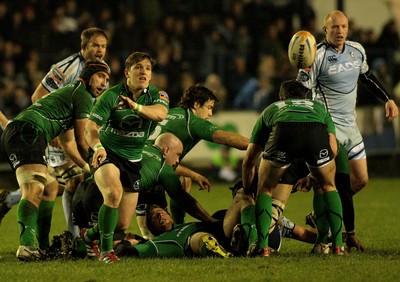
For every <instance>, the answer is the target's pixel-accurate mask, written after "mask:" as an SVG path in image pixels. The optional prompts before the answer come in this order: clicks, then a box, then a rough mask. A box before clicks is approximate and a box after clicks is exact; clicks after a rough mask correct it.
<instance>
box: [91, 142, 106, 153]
mask: <svg viewBox="0 0 400 282" xmlns="http://www.w3.org/2000/svg"><path fill="white" fill-rule="evenodd" d="M98 149H104V147H103V145H102V144H101V143H100V142H99V143H96V145H94V146H93V150H94V151H95V152H96V151H97V150H98Z"/></svg>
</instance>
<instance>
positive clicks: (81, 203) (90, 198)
mask: <svg viewBox="0 0 400 282" xmlns="http://www.w3.org/2000/svg"><path fill="white" fill-rule="evenodd" d="M102 204H103V196H102V195H101V193H100V190H99V188H98V187H97V185H96V183H94V181H93V179H88V180H84V181H82V182H81V183H79V185H78V187H77V188H76V191H75V193H74V197H73V198H72V207H71V213H72V220H73V222H74V224H75V225H78V226H79V228H80V229H82V228H89V227H92V226H94V225H95V224H96V223H97V222H98V213H99V209H100V207H101V205H102Z"/></svg>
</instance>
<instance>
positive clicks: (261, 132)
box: [250, 111, 269, 147]
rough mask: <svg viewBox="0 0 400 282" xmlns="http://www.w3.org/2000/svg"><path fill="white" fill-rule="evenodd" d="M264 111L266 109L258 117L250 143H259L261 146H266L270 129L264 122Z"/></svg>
mask: <svg viewBox="0 0 400 282" xmlns="http://www.w3.org/2000/svg"><path fill="white" fill-rule="evenodd" d="M264 113H265V111H264V112H263V113H262V114H261V115H260V117H259V118H258V120H257V122H256V124H255V125H254V127H253V131H252V132H251V135H250V143H252V144H257V145H259V146H261V147H264V145H265V143H267V141H268V138H269V130H268V129H267V127H266V125H265V122H264Z"/></svg>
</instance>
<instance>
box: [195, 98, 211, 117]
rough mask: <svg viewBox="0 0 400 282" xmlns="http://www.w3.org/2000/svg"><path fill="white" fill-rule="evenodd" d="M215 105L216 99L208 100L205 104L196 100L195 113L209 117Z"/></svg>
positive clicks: (198, 115)
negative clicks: (201, 104)
mask: <svg viewBox="0 0 400 282" xmlns="http://www.w3.org/2000/svg"><path fill="white" fill-rule="evenodd" d="M214 105H215V101H214V100H208V101H207V102H205V103H204V105H203V106H200V104H199V103H197V102H196V103H195V104H194V111H193V113H194V114H195V115H196V116H197V117H199V118H203V119H209V118H210V117H211V116H212V115H213V109H214Z"/></svg>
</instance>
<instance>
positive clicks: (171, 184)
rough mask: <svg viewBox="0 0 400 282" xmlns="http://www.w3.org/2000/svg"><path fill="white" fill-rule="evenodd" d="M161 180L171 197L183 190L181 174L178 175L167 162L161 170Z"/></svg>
mask: <svg viewBox="0 0 400 282" xmlns="http://www.w3.org/2000/svg"><path fill="white" fill-rule="evenodd" d="M159 180H160V182H161V184H163V186H164V188H165V191H166V192H167V193H168V196H169V197H171V198H174V197H175V195H178V194H179V193H181V192H182V190H183V187H182V184H181V182H180V181H179V176H178V175H176V173H175V171H174V170H173V169H172V167H171V166H169V165H168V164H166V163H165V164H164V166H163V167H162V169H161V171H160V177H159Z"/></svg>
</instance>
